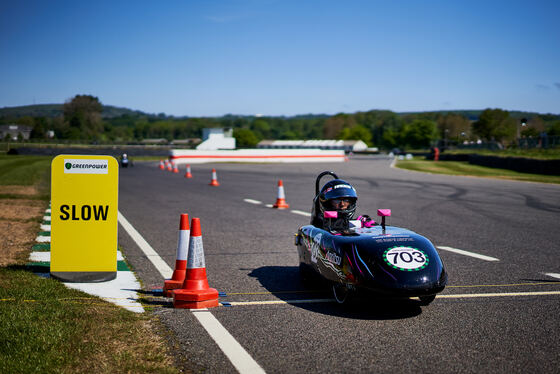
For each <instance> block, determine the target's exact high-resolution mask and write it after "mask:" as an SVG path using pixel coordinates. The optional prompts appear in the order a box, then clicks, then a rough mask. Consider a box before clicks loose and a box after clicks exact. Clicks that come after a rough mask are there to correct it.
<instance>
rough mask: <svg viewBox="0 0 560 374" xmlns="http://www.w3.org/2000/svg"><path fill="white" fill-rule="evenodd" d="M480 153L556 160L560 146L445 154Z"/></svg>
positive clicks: (558, 157) (452, 151)
mask: <svg viewBox="0 0 560 374" xmlns="http://www.w3.org/2000/svg"><path fill="white" fill-rule="evenodd" d="M448 153H449V154H471V153H473V154H478V155H483V156H498V157H525V158H536V159H540V160H554V159H560V148H547V149H542V148H531V149H524V148H509V149H504V150H496V151H492V150H488V149H454V150H447V151H445V152H444V154H448Z"/></svg>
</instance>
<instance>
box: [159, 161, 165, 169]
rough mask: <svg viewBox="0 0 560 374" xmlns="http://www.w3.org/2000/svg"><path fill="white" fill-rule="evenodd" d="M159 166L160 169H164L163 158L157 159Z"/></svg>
mask: <svg viewBox="0 0 560 374" xmlns="http://www.w3.org/2000/svg"><path fill="white" fill-rule="evenodd" d="M159 168H160V169H161V170H163V169H165V166H164V165H163V160H159Z"/></svg>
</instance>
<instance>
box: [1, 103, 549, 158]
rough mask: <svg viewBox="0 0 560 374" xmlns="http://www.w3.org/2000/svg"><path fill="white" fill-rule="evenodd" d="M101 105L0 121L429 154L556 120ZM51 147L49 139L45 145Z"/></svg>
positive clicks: (123, 134) (87, 132) (505, 139)
mask: <svg viewBox="0 0 560 374" xmlns="http://www.w3.org/2000/svg"><path fill="white" fill-rule="evenodd" d="M103 108H104V107H103V105H102V104H101V102H100V101H99V99H98V98H97V97H95V96H91V95H76V96H75V97H73V98H72V99H71V100H68V101H67V102H66V103H64V105H63V109H62V113H61V114H60V115H57V116H53V117H51V116H23V117H18V118H10V116H4V117H2V118H0V123H16V124H21V125H28V126H30V127H32V128H33V130H32V133H31V138H32V139H34V140H37V141H41V140H47V139H48V138H49V136H51V137H54V139H55V140H61V141H84V142H96V143H110V142H111V143H114V142H124V143H134V142H141V141H143V140H145V139H153V138H160V139H161V138H163V139H166V140H167V141H171V140H177V139H188V138H200V137H201V136H202V129H204V128H208V127H226V128H233V134H234V137H235V138H236V140H237V146H238V147H254V146H255V145H256V144H257V143H258V142H259V141H261V140H264V139H283V140H295V139H342V140H362V141H364V142H365V143H366V144H368V145H369V146H375V147H379V148H382V149H391V148H394V147H404V148H413V149H420V148H428V147H430V146H433V145H435V144H437V143H438V142H439V143H440V144H441V143H443V144H445V145H452V144H459V143H463V142H468V141H477V140H482V141H495V142H498V143H502V144H506V145H507V144H510V143H513V142H515V140H516V139H517V138H519V137H531V136H539V135H541V134H543V133H546V134H547V135H550V136H560V115H554V114H536V113H530V114H528V113H522V112H508V111H506V110H502V109H491V108H489V109H485V110H483V111H470V112H469V111H455V112H454V111H450V112H420V113H395V112H392V111H388V110H371V111H367V112H356V113H352V114H347V113H339V114H336V115H301V116H294V117H266V116H261V117H257V116H236V115H226V116H222V117H181V118H175V117H170V116H166V115H165V114H163V113H161V114H159V115H147V114H145V113H142V112H132V111H128V112H127V113H126V114H122V115H120V116H116V117H108V118H104V117H103V116H102V112H103ZM51 141H52V139H51Z"/></svg>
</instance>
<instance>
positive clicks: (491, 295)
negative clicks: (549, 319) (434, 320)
mask: <svg viewBox="0 0 560 374" xmlns="http://www.w3.org/2000/svg"><path fill="white" fill-rule="evenodd" d="M545 295H560V291H534V292H504V293H497V292H496V293H465V294H460V295H437V296H436V299H459V298H468V297H500V296H545Z"/></svg>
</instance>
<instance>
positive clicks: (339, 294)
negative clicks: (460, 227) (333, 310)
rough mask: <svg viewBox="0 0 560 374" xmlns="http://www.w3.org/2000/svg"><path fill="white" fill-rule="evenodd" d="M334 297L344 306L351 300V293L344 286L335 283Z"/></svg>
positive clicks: (333, 287) (333, 288)
mask: <svg viewBox="0 0 560 374" xmlns="http://www.w3.org/2000/svg"><path fill="white" fill-rule="evenodd" d="M332 290H333V296H334V299H335V300H336V302H337V303H339V304H344V303H347V302H348V300H349V299H350V293H351V291H350V290H349V289H348V287H346V286H345V285H343V284H340V283H335V284H333V286H332Z"/></svg>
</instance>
